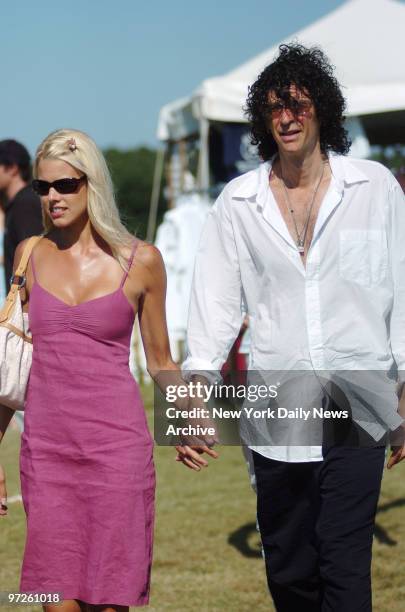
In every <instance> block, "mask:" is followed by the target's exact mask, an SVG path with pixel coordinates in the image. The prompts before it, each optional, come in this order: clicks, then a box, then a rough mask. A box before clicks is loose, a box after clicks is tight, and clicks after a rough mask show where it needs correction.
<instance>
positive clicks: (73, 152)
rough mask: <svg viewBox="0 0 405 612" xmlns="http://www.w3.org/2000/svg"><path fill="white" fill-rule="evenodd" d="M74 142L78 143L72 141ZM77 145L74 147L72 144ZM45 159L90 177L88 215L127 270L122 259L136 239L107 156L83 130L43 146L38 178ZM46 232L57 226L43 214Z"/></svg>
mask: <svg viewBox="0 0 405 612" xmlns="http://www.w3.org/2000/svg"><path fill="white" fill-rule="evenodd" d="M72 139H74V140H73V141H72ZM73 142H74V145H75V146H76V148H75V147H74V145H72V143H73ZM41 159H57V160H62V161H64V162H67V163H68V164H70V165H71V166H73V168H76V170H79V171H80V172H83V173H84V174H85V175H86V176H87V212H88V215H89V220H90V223H91V225H92V226H93V228H94V229H95V231H96V232H97V234H99V235H100V236H101V238H103V239H104V240H105V242H106V243H107V244H108V245H109V247H110V248H111V251H112V254H113V256H114V257H115V259H117V261H118V262H119V263H120V265H121V266H122V268H123V269H124V270H127V269H128V262H127V259H126V258H125V257H123V255H122V250H121V249H122V247H123V246H128V247H132V245H133V242H134V237H133V236H132V234H131V233H130V232H129V231H128V230H127V228H126V227H125V226H124V225H123V223H122V221H121V219H120V215H119V212H118V207H117V204H116V202H115V197H114V188H113V184H112V181H111V176H110V173H109V171H108V168H107V164H106V162H105V159H104V156H103V154H102V153H101V151H100V149H99V148H98V147H97V145H96V143H95V142H94V140H92V139H91V138H90V136H88V135H87V134H85V133H84V132H81V131H79V130H68V129H63V130H56V131H54V132H51V134H49V136H47V137H46V138H45V140H43V141H42V142H41V144H40V145H39V147H38V149H37V152H36V154H35V161H34V167H33V175H34V178H38V164H39V162H40V161H41ZM42 218H43V224H44V228H45V232H49V231H50V230H51V229H53V227H54V226H53V223H52V221H51V219H50V218H49V217H48V215H47V214H46V213H45V212H44V210H43V211H42Z"/></svg>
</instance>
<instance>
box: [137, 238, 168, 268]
mask: <svg viewBox="0 0 405 612" xmlns="http://www.w3.org/2000/svg"><path fill="white" fill-rule="evenodd" d="M134 263H135V264H138V266H140V267H143V268H145V269H147V270H149V271H150V272H153V273H155V272H156V271H157V270H159V269H161V268H162V267H163V268H164V264H163V258H162V255H161V253H160V251H159V249H158V248H157V247H156V246H155V245H154V244H150V243H149V242H146V241H144V240H138V244H137V247H136V251H135V257H134Z"/></svg>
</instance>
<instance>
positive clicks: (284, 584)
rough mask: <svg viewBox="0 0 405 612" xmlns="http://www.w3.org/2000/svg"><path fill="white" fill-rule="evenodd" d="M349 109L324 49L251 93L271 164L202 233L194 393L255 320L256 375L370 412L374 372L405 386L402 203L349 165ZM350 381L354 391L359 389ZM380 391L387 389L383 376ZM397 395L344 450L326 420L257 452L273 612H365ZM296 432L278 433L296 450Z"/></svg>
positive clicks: (398, 449) (191, 366)
mask: <svg viewBox="0 0 405 612" xmlns="http://www.w3.org/2000/svg"><path fill="white" fill-rule="evenodd" d="M344 108H345V102H344V99H343V96H342V93H341V91H340V87H339V84H338V83H337V81H336V79H335V77H334V76H333V71H332V68H331V66H330V65H329V64H328V62H327V59H326V58H325V56H324V55H323V53H322V52H321V51H320V50H319V49H307V48H305V47H303V46H301V45H295V44H291V45H282V46H281V47H280V53H279V56H278V57H277V59H276V60H275V61H274V62H273V63H272V64H270V65H269V66H268V67H267V68H266V69H265V70H264V71H263V72H262V73H261V74H260V76H259V77H258V79H257V80H256V82H255V83H254V84H253V86H252V87H251V89H250V91H249V96H248V101H247V112H248V116H249V119H250V122H251V126H252V141H253V143H254V144H256V145H258V149H259V153H260V155H261V157H262V158H263V160H264V163H263V164H261V165H260V167H259V168H257V169H256V170H253V171H251V172H248V173H247V174H245V175H242V176H241V177H238V178H236V179H234V180H233V181H231V182H230V183H228V185H227V186H226V187H225V189H224V190H223V192H222V193H221V195H220V196H219V198H218V200H217V201H216V203H215V205H214V206H213V208H212V211H211V213H210V215H209V217H208V221H207V224H206V226H205V229H204V232H203V235H202V238H201V243H200V247H199V251H198V254H197V259H196V266H195V274H194V281H193V290H192V297H191V303H190V314H189V326H188V337H187V343H188V356H187V359H186V361H185V363H184V364H183V371H184V377H185V378H186V379H190V378H192V376H193V375H194V376H195V377H196V378H195V380H200V377H201V376H202V375H205V379H210V380H213V379H217V378H218V371H219V370H220V368H221V366H222V364H223V362H224V361H225V360H226V357H227V353H228V351H229V349H230V347H231V346H232V344H233V342H234V339H235V337H236V336H237V334H238V332H239V329H240V325H241V321H242V318H243V313H244V311H245V312H247V313H248V315H249V322H250V332H251V348H250V360H249V369H250V370H256V371H284V372H285V373H287V374H288V373H291V372H292V373H294V372H297V371H300V370H302V371H304V372H308V371H312V372H313V373H320V372H328V371H332V370H336V371H337V372H339V373H340V375H341V379H342V380H343V383H342V385H343V387H344V385H345V384H346V383H347V381H348V380H349V383H350V384H349V383H347V384H346V387H347V388H350V389H353V388H355V389H357V390H358V389H359V388H361V389H362V391H361V392H360V395H361V393H363V392H364V395H365V396H366V395H367V393H368V392H370V389H369V388H368V384H366V383H365V382H364V381H367V380H368V379H369V378H370V377H369V374H370V372H372V371H374V370H375V371H376V373H377V374H379V373H380V372H382V373H383V375H384V377H385V374H386V372H388V371H392V370H395V372H396V374H395V376H396V377H397V379H398V382H399V383H401V384H402V383H403V380H404V370H405V333H404V332H405V325H404V323H405V256H404V248H403V245H404V243H405V204H404V199H403V194H402V191H401V189H400V187H399V185H398V183H397V182H396V180H395V179H394V177H393V176H392V175H391V173H390V172H389V171H388V170H387V169H386V168H384V167H383V166H382V165H380V164H377V163H375V162H370V161H365V160H355V159H348V158H346V157H345V154H346V153H347V152H348V150H349V147H350V141H349V139H348V136H347V133H346V131H345V129H344V125H343V111H344ZM356 373H357V374H358V375H359V379H360V382H358V379H356V380H355V382H354V383H353V381H351V376H352V374H356ZM360 375H362V376H363V378H362V377H361V376H360ZM384 381H388V384H389V385H391V382H392V380H391V379H390V378H389V377H388V376H387V377H385V378H384ZM395 384H396V381H395V380H394V381H393V385H394V386H395ZM350 385H351V386H350ZM393 385H391V386H390V387H389V389H391V390H389V392H388V393H387V395H386V397H387V398H389V402H391V404H392V406H391V404H390V406H388V407H385V406H383V407H382V411H381V413H380V412H378V410H379V409H380V406H379V405H378V404H379V402H378V401H377V402H375V403H376V404H377V406H376V411H377V412H376V413H375V414H376V416H375V418H374V420H373V419H372V418H371V417H370V415H369V414H368V413H367V412H365V410H364V406H363V403H364V402H362V401H361V400H362V399H364V398H362V397H360V401H359V393H357V395H356V393H354V392H348V393H347V394H346V395H345V398H344V401H346V403H347V398H350V399H351V400H352V404H351V405H349V409H353V420H354V423H353V426H352V427H351V428H350V429H349V430H348V431H345V432H344V434H345V435H346V434H347V436H346V437H345V436H343V438H342V439H343V440H344V441H346V442H345V443H343V444H341V443H336V444H334V443H333V440H334V439H339V427H337V432H338V435H337V434H336V431H333V432H332V434H333V435H332V437H330V435H329V434H330V427H328V426H327V423H326V419H324V420H323V421H322V429H321V435H322V436H323V437H321V439H317V440H316V441H315V443H313V444H311V443H309V444H307V443H303V442H301V443H300V442H299V441H298V442H297V441H295V443H294V442H293V443H291V444H288V443H287V442H285V443H280V442H277V440H276V441H275V442H274V441H272V442H271V443H267V444H266V443H265V442H266V440H263V436H261V437H260V436H258V437H257V440H261V441H260V442H259V443H255V441H254V440H251V442H250V443H249V441H247V445H248V446H249V447H250V449H251V453H252V459H253V465H254V472H255V477H256V486H257V512H258V516H257V518H258V524H259V528H260V534H261V539H262V544H263V549H264V553H265V560H266V571H267V578H268V585H269V589H270V591H271V594H272V597H273V600H274V603H275V606H276V609H277V610H278V611H279V612H292V611H295V610H297V611H298V610H299V611H300V612H305V611H308V612H309V611H311V612H314V611H321V610H322V612H326V611H333V612H360V610H361V611H363V612H365V611H370V610H371V583H370V566H371V546H372V534H373V525H374V520H375V513H376V507H377V501H378V496H379V492H380V485H381V478H382V472H383V466H384V458H385V444H386V432H388V431H389V430H391V431H395V434H396V438H395V440H396V442H395V446H394V447H393V452H392V455H391V457H390V460H389V463H388V467H392V466H393V465H395V464H396V463H398V462H399V461H401V460H402V459H404V457H405V446H404V444H403V440H404V438H403V431H404V430H403V423H404V419H403V417H404V416H405V394H402V395H401V396H400V402H399V407H398V397H397V395H396V394H395V393H394V392H392V386H393ZM309 386H310V385H309ZM309 386H308V385H306V384H305V386H303V387H302V392H304V391H307V390H308V388H309ZM338 386H339V385H338ZM343 387H342V388H343ZM323 390H324V391H325V390H326V387H325V388H323ZM371 391H373V390H371ZM350 393H351V394H350ZM341 395H342V393H341ZM343 395H344V394H343ZM369 395H371V400H370V402H371V403H372V402H373V401H374V400H373V398H374V395H373V394H372V393H371V394H370V393H369ZM384 397H385V396H384ZM325 400H326V401H327V402H329V405H331V406H332V407H333V402H334V401H335V400H336V402H339V401H340V399H339V394H337V396H336V397H334V396H333V394H332V397H331V396H329V395H328V393H324V395H323V398H322V401H323V402H324V401H325ZM297 401H298V400H297ZM356 402H357V403H356ZM393 402H395V403H393ZM296 405H298V404H296ZM355 408H356V409H358V413H357V416H356V414H354V413H355ZM391 408H392V409H391ZM370 414H371V412H370ZM342 419H343V417H342ZM342 422H343V420H342ZM359 425H360V426H361V427H358V426H359ZM291 428H293V424H292V423H291V424H290V423H288V426H287V427H286V426H284V429H283V432H284V434H287V435H286V440H288V439H289V433H290V429H291ZM271 433H272V426H270V427H269V436H270V435H271ZM334 436H335V437H334ZM269 439H270V438H269ZM292 439H294V440H299V436H298V438H297V437H295V438H294V437H293V438H292ZM331 440H332V442H331ZM203 442H205V443H206V446H201V447H197V446H192V445H191V443H187V441H186V442H183V446H179V447H177V450H178V457H177V458H178V460H180V461H183V463H185V464H186V465H187V466H188V467H191V468H193V469H200V467H201V466H204V465H206V461H205V460H204V459H203V458H202V456H201V453H202V452H207V451H208V452H209V454H211V455H212V456H215V455H213V452H214V451H213V449H212V448H211V446H212V439H210V440H207V438H203ZM252 442H253V443H252Z"/></svg>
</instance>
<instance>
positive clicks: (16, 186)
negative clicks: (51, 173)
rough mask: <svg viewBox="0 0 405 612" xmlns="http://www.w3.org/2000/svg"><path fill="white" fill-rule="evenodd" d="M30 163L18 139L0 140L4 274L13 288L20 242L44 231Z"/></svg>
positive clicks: (7, 284) (39, 202) (27, 154)
mask: <svg viewBox="0 0 405 612" xmlns="http://www.w3.org/2000/svg"><path fill="white" fill-rule="evenodd" d="M30 180H31V160H30V155H29V153H28V151H27V149H26V148H25V147H24V146H23V145H22V144H20V143H19V142H17V141H15V140H2V141H0V191H2V192H3V193H4V195H5V197H6V205H5V226H4V271H5V278H6V288H7V290H8V288H9V286H10V278H11V274H12V269H13V260H14V252H15V249H16V247H17V245H18V243H19V242H21V240H24V239H25V238H29V237H30V236H34V235H36V234H40V233H41V232H42V231H43V226H42V212H41V201H40V199H39V197H38V196H37V195H36V194H35V193H34V192H33V190H32V189H31V185H30V184H29V183H30Z"/></svg>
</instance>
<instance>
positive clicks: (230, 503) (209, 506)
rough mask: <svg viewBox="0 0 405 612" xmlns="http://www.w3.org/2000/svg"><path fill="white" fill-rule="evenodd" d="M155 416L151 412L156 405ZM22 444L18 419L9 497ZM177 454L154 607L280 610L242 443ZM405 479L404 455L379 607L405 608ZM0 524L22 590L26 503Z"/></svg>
mask: <svg viewBox="0 0 405 612" xmlns="http://www.w3.org/2000/svg"><path fill="white" fill-rule="evenodd" d="M144 395H145V398H146V399H147V403H148V404H150V401H149V400H150V398H151V389H150V388H149V389H145V393H144ZM148 414H149V416H150V417H151V411H150V410H148ZM18 448H19V434H18V432H17V430H16V429H13V428H11V427H10V428H9V430H8V432H7V434H6V436H5V438H4V441H3V444H2V445H1V447H0V461H1V462H2V463H3V465H4V466H5V469H6V475H7V479H8V495H9V497H11V496H13V495H16V494H18V493H19V477H18ZM174 456H175V453H174V450H173V449H171V448H167V447H166V448H165V447H156V452H155V462H156V469H157V479H158V484H157V517H156V529H155V549H154V565H153V571H152V590H151V605H150V606H149V610H151V612H152V611H153V612H155V611H156V612H160V611H162V610H167V611H175V610H176V611H177V610H179V609H182V610H183V611H184V612H188V611H190V612H191V611H193V610H199V611H204V612H205V611H207V612H208V611H210V612H214V611H217V610H218V611H219V610H221V611H222V610H229V611H232V612H239V611H241V612H242V611H245V610H246V611H248V610H250V609H252V608H254V609H255V610H257V612H262V611H263V612H264V611H266V612H271V610H273V608H272V606H271V604H270V599H269V596H268V594H267V587H266V580H265V572H264V565H263V561H262V559H261V555H260V548H259V538H258V535H257V533H256V531H255V496H254V493H253V491H252V489H251V487H250V484H249V480H248V477H247V471H246V468H245V463H244V460H243V456H242V453H241V450H240V449H239V448H236V447H225V448H223V449H222V450H221V456H220V458H219V459H218V460H217V461H211V465H210V466H209V468H208V469H206V470H204V471H202V472H199V473H194V472H191V471H190V470H187V469H186V468H185V467H184V466H183V465H181V464H179V463H177V462H175V461H174ZM404 477H405V463H404V464H403V465H400V466H397V467H396V468H394V470H392V471H391V472H386V474H385V478H384V481H383V491H382V495H381V498H380V504H379V511H378V515H377V528H376V535H375V543H374V561H373V580H374V585H373V586H374V592H373V596H374V609H375V610H376V611H378V612H403V610H404V601H405V580H404V578H405V572H404V569H403V567H404V564H403V559H402V556H401V554H400V551H401V550H403V544H404V542H405V525H404V516H405V514H404V510H405V484H404ZM0 525H1V526H0V530H1V534H2V538H1V542H2V545H1V548H0V591H13V590H17V589H18V581H19V570H20V563H21V559H22V554H23V548H24V538H25V514H24V510H23V507H22V504H21V503H19V502H17V503H12V504H10V506H9V514H8V516H7V517H5V518H3V517H1V523H0ZM3 609H4V610H8V609H10V610H12V609H14V610H15V607H13V608H12V607H10V608H8V607H6V606H4V607H3ZM22 609H24V610H27V612H28V610H41V608H40V607H34V606H33V607H29V606H24V607H23V608H22ZM134 610H135V608H134ZM292 612H295V611H292ZM297 612H298V611H297Z"/></svg>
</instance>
